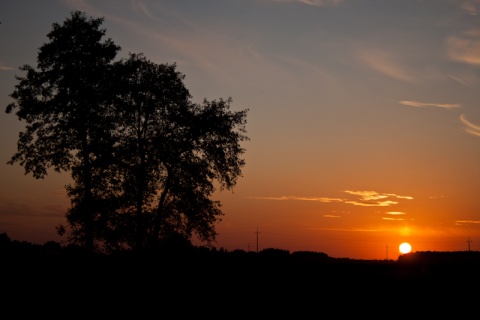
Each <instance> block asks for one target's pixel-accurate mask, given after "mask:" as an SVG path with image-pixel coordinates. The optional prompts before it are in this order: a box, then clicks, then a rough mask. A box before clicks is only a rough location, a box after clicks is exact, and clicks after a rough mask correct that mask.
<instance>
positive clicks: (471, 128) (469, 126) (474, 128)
mask: <svg viewBox="0 0 480 320" xmlns="http://www.w3.org/2000/svg"><path fill="white" fill-rule="evenodd" d="M460 121H461V122H462V123H463V124H464V125H465V128H464V130H465V131H466V132H467V133H469V134H471V135H474V136H477V137H480V125H476V124H473V123H471V122H470V121H468V120H467V119H466V118H465V115H464V114H462V115H460Z"/></svg>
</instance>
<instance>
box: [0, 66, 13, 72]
mask: <svg viewBox="0 0 480 320" xmlns="http://www.w3.org/2000/svg"><path fill="white" fill-rule="evenodd" d="M0 70H5V71H10V70H16V69H15V68H12V67H6V66H0Z"/></svg>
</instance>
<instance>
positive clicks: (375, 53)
mask: <svg viewBox="0 0 480 320" xmlns="http://www.w3.org/2000/svg"><path fill="white" fill-rule="evenodd" d="M359 58H360V60H361V61H363V62H364V63H365V64H366V65H368V66H369V67H370V68H372V69H374V70H376V71H378V72H380V73H383V74H384V75H387V76H389V77H392V78H395V79H398V80H402V81H406V82H410V83H416V82H418V81H417V79H416V78H415V77H414V76H413V75H411V74H410V73H409V72H407V71H406V70H405V68H404V67H402V66H401V65H400V64H399V62H398V61H397V58H396V57H394V55H392V54H391V53H389V52H386V51H383V50H378V49H371V48H369V49H363V50H361V51H360V52H359Z"/></svg>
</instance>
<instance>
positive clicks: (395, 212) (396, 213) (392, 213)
mask: <svg viewBox="0 0 480 320" xmlns="http://www.w3.org/2000/svg"><path fill="white" fill-rule="evenodd" d="M385 213H386V214H391V215H394V216H396V215H402V214H405V212H398V211H390V212H385Z"/></svg>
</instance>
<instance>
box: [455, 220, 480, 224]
mask: <svg viewBox="0 0 480 320" xmlns="http://www.w3.org/2000/svg"><path fill="white" fill-rule="evenodd" d="M455 223H456V224H480V220H457V221H455Z"/></svg>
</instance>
